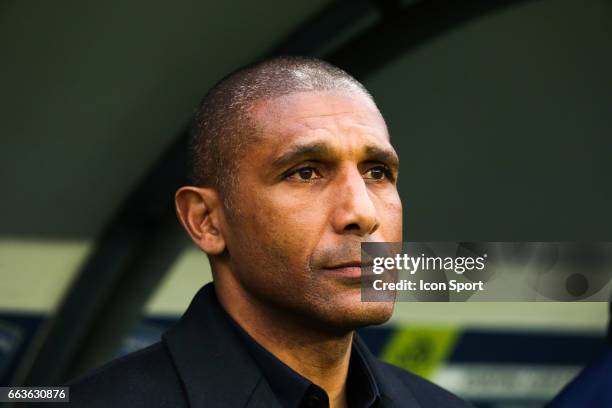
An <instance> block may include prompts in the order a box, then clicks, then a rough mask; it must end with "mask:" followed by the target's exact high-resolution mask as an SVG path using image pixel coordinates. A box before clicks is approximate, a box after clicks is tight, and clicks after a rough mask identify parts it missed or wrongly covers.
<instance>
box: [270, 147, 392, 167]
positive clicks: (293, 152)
mask: <svg viewBox="0 0 612 408" xmlns="http://www.w3.org/2000/svg"><path fill="white" fill-rule="evenodd" d="M334 155H335V153H334V150H333V149H332V148H331V147H330V146H329V145H328V144H326V143H324V142H314V143H307V144H298V145H295V146H292V147H291V148H289V149H288V150H287V151H285V152H283V153H282V154H281V155H280V156H278V157H277V158H275V159H274V160H272V163H271V165H272V167H273V168H283V167H287V166H289V165H291V164H293V163H297V162H300V161H304V160H323V159H329V158H331V157H333V156H334ZM364 161H366V162H382V163H385V164H387V165H388V166H389V167H391V169H393V170H395V171H397V169H398V168H399V158H398V157H397V154H396V153H395V152H394V151H393V150H392V149H385V148H382V147H379V146H375V145H367V146H366V147H365V160H364Z"/></svg>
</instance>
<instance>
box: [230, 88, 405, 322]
mask: <svg viewBox="0 0 612 408" xmlns="http://www.w3.org/2000/svg"><path fill="white" fill-rule="evenodd" d="M252 114H253V119H254V120H255V121H256V124H257V127H258V129H259V131H258V135H257V136H256V141H254V142H253V143H250V144H249V146H248V147H247V148H246V150H245V151H244V154H243V156H242V157H241V159H240V160H241V161H240V165H239V169H238V180H239V185H238V186H237V187H236V191H235V194H234V200H233V201H234V202H235V203H236V209H235V211H233V215H232V216H231V217H226V231H224V236H225V238H226V245H227V250H228V252H229V263H230V266H231V271H232V273H233V274H234V275H235V279H236V281H237V282H238V283H239V284H240V285H241V286H242V289H243V290H244V293H247V295H248V296H250V297H252V298H253V299H254V300H256V301H257V302H261V303H264V304H266V305H268V306H271V307H273V308H276V309H277V310H283V311H286V312H287V313H291V314H293V315H295V316H296V318H298V319H302V320H303V321H304V322H307V323H309V324H313V325H319V326H324V327H326V328H330V329H336V330H352V329H354V328H356V327H360V326H364V325H369V324H379V323H382V322H384V321H386V320H388V319H389V317H390V316H391V313H392V309H393V303H392V302H387V303H384V302H361V287H360V272H361V270H360V260H361V248H360V243H361V242H368V241H372V242H377V241H386V242H398V241H401V239H402V206H401V202H400V198H399V195H398V192H397V188H396V178H397V175H398V164H399V162H398V158H397V155H396V153H395V151H394V149H393V147H392V146H391V144H390V142H389V135H388V133H387V128H386V125H385V122H384V120H383V118H382V116H381V115H380V113H379V111H378V109H377V108H376V106H375V105H374V103H373V102H371V101H370V100H369V99H368V98H367V97H365V96H363V95H360V94H348V93H339V92H306V93H294V94H291V95H286V96H282V97H278V98H275V99H271V100H265V101H261V102H259V103H257V104H256V105H255V106H254V109H253V113H252Z"/></svg>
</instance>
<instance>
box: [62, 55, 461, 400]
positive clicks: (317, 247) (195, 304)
mask: <svg viewBox="0 0 612 408" xmlns="http://www.w3.org/2000/svg"><path fill="white" fill-rule="evenodd" d="M191 153H192V170H193V185H191V186H185V187H182V188H181V189H179V190H178V191H177V193H176V197H175V199H176V210H177V214H178V217H179V219H180V221H181V223H182V225H183V226H184V227H185V229H186V231H187V232H188V233H189V235H190V237H191V238H192V240H193V242H194V243H195V244H196V245H197V246H198V247H199V248H201V249H202V251H204V252H205V253H206V254H207V255H208V257H209V259H210V263H211V267H212V271H213V279H214V284H208V285H206V286H205V287H204V288H202V289H201V290H200V291H199V293H198V294H197V295H196V297H195V298H194V300H193V301H192V303H191V305H190V307H189V309H188V310H187V312H186V313H185V315H184V316H183V317H182V318H181V320H180V322H179V323H178V324H177V325H176V326H175V327H173V328H172V329H170V330H169V331H168V332H166V333H165V334H164V335H163V339H162V341H161V342H160V343H158V344H155V345H153V346H151V347H148V348H147V349H144V350H142V351H139V352H137V353H134V354H132V355H128V356H126V357H123V358H121V359H119V360H116V361H114V362H111V363H110V364H108V365H107V366H105V367H103V368H101V369H98V370H97V371H95V372H93V373H92V374H88V375H86V376H85V377H83V378H80V379H78V380H76V381H74V382H72V383H71V384H70V385H71V400H72V401H73V405H72V406H88V407H98V406H100V407H122V406H125V407H187V406H189V407H328V406H329V407H360V408H361V407H462V406H466V404H465V403H464V402H463V401H461V400H460V399H458V398H457V397H455V396H453V395H452V394H450V393H448V392H446V391H444V390H442V389H440V388H438V387H437V386H435V385H433V384H431V383H429V382H427V381H425V380H423V379H421V378H419V377H417V376H415V375H413V374H410V373H408V372H406V371H403V370H401V369H399V368H396V367H393V366H391V365H388V364H385V363H382V362H380V361H378V360H377V359H376V358H375V357H374V356H373V355H372V354H371V353H370V352H369V351H368V349H367V348H366V346H365V345H364V343H363V341H362V340H360V339H359V336H358V335H357V334H355V329H356V328H359V327H364V326H368V325H372V324H380V323H383V322H385V321H387V320H388V319H389V318H390V317H391V314H392V310H393V302H361V292H360V290H361V289H360V274H361V269H360V265H361V264H360V262H361V260H360V254H361V250H360V243H362V242H368V241H373V242H376V241H387V242H398V241H401V239H402V206H401V202H400V198H399V195H398V192H397V188H396V179H397V176H398V167H399V160H398V157H397V155H396V153H395V151H394V149H393V147H392V146H391V144H390V141H389V135H388V133H387V127H386V125H385V121H384V119H383V117H382V116H381V114H380V112H379V111H378V109H377V107H376V104H375V103H374V101H373V99H372V97H371V96H370V95H369V93H368V92H367V91H366V90H365V88H364V87H363V86H362V85H361V84H360V83H359V82H357V81H356V80H355V79H354V78H352V77H351V76H349V75H348V74H347V73H346V72H344V71H342V70H340V69H338V68H336V67H333V66H331V65H329V64H327V63H325V62H322V61H319V60H315V59H306V58H277V59H272V60H268V61H264V62H261V63H258V64H255V65H252V66H249V67H246V68H243V69H241V70H238V71H236V72H234V73H232V74H231V75H229V76H228V77H226V78H224V79H223V80H222V81H220V82H219V83H218V84H217V85H216V86H215V87H214V88H213V89H212V90H211V91H210V92H209V93H208V94H207V96H206V97H205V98H204V100H203V102H202V104H201V105H200V106H199V108H198V111H197V113H196V117H195V120H194V124H193V128H192V138H191Z"/></svg>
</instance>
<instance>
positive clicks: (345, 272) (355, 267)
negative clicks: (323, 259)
mask: <svg viewBox="0 0 612 408" xmlns="http://www.w3.org/2000/svg"><path fill="white" fill-rule="evenodd" d="M323 270H324V271H325V273H329V274H332V275H334V276H336V277H339V278H344V279H351V280H360V279H361V278H362V277H365V276H367V275H369V274H370V273H371V272H372V263H371V262H369V263H361V262H360V261H351V262H344V263H340V264H336V265H333V266H328V267H325V268H323Z"/></svg>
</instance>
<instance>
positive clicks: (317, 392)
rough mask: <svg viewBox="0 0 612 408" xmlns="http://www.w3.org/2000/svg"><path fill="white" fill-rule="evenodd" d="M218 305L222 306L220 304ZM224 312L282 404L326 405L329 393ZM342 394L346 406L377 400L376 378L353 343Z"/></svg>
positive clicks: (286, 407) (362, 407)
mask: <svg viewBox="0 0 612 408" xmlns="http://www.w3.org/2000/svg"><path fill="white" fill-rule="evenodd" d="M221 309H222V310H223V308H222V307H221ZM224 315H225V316H226V317H227V318H228V320H229V321H230V322H231V323H232V326H233V327H234V328H235V329H236V331H237V332H238V333H239V337H240V338H241V339H242V341H243V344H244V345H245V348H246V349H247V351H248V352H249V354H250V355H251V357H253V359H254V360H255V362H256V364H257V365H258V366H259V369H260V370H261V371H262V373H263V375H264V376H265V378H266V380H267V381H268V383H269V384H270V388H271V389H272V392H273V393H274V395H275V396H276V398H277V399H278V402H279V403H280V405H281V406H282V407H283V408H326V407H329V397H328V396H327V393H326V392H325V390H323V388H321V387H319V386H318V385H316V384H313V383H312V382H311V381H310V380H308V379H307V378H305V377H303V376H302V375H300V374H298V373H297V372H296V371H294V370H293V369H292V368H290V367H289V366H288V365H286V364H285V363H283V362H282V361H281V360H279V359H278V358H276V356H274V354H272V353H270V352H269V351H268V350H266V349H265V348H263V347H262V346H261V345H260V344H259V343H257V341H255V339H253V338H252V337H251V336H250V335H249V334H248V333H247V332H246V331H245V330H244V329H243V328H242V327H240V325H239V324H238V323H237V322H236V321H235V320H234V319H232V318H231V316H230V315H229V314H228V313H227V312H225V310H224ZM346 396H347V403H348V406H349V407H350V408H373V407H376V406H378V404H379V401H380V392H379V390H378V385H377V384H376V380H375V379H374V376H373V375H372V372H371V370H370V367H368V364H367V362H366V360H365V359H364V357H363V356H362V355H361V353H360V352H359V350H358V349H357V348H356V347H353V348H352V350H351V358H350V361H349V369H348V376H347V379H346Z"/></svg>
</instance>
